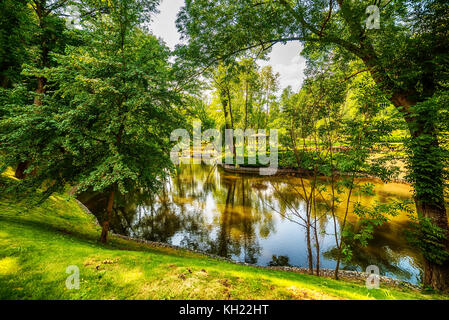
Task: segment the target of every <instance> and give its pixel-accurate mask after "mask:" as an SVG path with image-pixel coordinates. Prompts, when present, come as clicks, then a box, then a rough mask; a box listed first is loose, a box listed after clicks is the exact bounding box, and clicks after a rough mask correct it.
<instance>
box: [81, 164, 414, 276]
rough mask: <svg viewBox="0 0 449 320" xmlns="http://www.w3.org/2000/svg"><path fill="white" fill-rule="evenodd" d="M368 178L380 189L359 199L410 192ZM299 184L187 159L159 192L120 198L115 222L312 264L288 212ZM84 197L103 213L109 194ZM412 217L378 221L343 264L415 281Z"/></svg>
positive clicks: (178, 239)
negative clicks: (408, 229)
mask: <svg viewBox="0 0 449 320" xmlns="http://www.w3.org/2000/svg"><path fill="white" fill-rule="evenodd" d="M366 182H371V183H373V184H375V191H376V196H370V197H368V196H355V197H354V199H353V200H354V201H356V200H357V201H361V202H363V203H364V204H367V203H370V202H371V203H374V202H375V201H380V202H385V201H388V199H408V198H410V196H411V190H410V187H409V186H408V185H406V184H399V183H391V184H383V183H379V182H378V181H375V180H372V181H370V180H368V179H366ZM299 184H300V179H299V178H296V177H289V176H282V177H261V176H254V175H248V174H234V173H227V172H225V171H224V170H223V169H221V168H217V167H213V166H206V165H184V166H182V167H180V168H179V169H178V174H176V175H175V176H174V177H172V178H171V179H170V180H169V181H168V182H167V184H166V185H165V187H164V188H163V190H162V191H161V192H160V193H159V194H157V195H155V196H148V195H145V194H138V193H130V194H128V195H127V196H126V197H121V199H117V207H116V211H115V215H114V216H115V218H114V221H113V222H112V224H111V225H112V228H113V230H114V231H115V232H116V233H120V234H124V235H129V236H133V237H139V238H143V239H146V240H151V241H159V242H165V243H169V244H173V245H179V246H182V247H186V248H191V249H197V250H202V251H205V252H208V253H212V254H216V255H219V256H223V257H227V258H232V259H234V260H238V261H243V262H248V263H252V264H258V265H262V266H266V265H268V264H269V263H270V262H272V263H273V256H277V257H279V256H282V257H286V258H288V263H289V264H290V265H294V266H300V267H307V265H308V264H307V252H306V250H307V249H306V242H305V230H304V228H303V227H301V226H300V225H298V224H296V223H295V222H292V220H295V219H294V217H293V216H291V212H290V211H289V210H296V211H297V212H304V210H305V202H304V200H303V199H301V197H300V196H299V195H298V192H297V191H295V188H298V186H299ZM296 190H297V189H296ZM80 200H81V201H82V202H83V203H84V204H86V206H87V207H88V208H89V209H90V210H91V211H92V212H94V213H95V214H96V215H97V217H98V218H99V220H100V221H101V220H102V215H103V214H104V213H103V212H102V211H99V210H98V208H104V207H106V206H105V202H106V197H105V196H104V195H101V194H88V195H87V194H85V195H82V196H81V197H80ZM286 203H288V205H286ZM293 207H294V208H295V209H293ZM342 210H343V209H342ZM339 214H340V215H341V216H342V215H343V212H340V213H339ZM289 218H291V219H289ZM296 219H297V218H296ZM349 220H350V221H355V220H356V217H354V216H350V218H349ZM319 224H320V228H321V229H322V230H323V232H322V233H321V234H320V248H321V259H320V260H321V267H322V268H334V267H335V264H336V263H335V259H334V255H333V254H332V252H333V251H332V249H333V248H334V247H335V238H334V235H333V222H332V218H331V217H327V216H325V215H324V216H322V217H321V218H320V220H319ZM406 224H407V219H406V215H405V214H403V215H401V216H399V217H396V218H394V219H393V220H392V221H391V222H390V223H388V224H385V225H384V226H382V227H381V228H378V229H377V230H376V231H375V234H374V239H373V240H371V241H370V242H369V245H368V246H367V247H356V248H354V252H353V256H352V260H351V261H350V262H349V263H345V264H343V269H346V270H359V271H364V270H365V269H366V267H367V266H369V265H376V266H378V267H379V268H380V270H381V274H383V275H387V276H391V277H393V278H396V279H400V280H405V281H409V282H412V283H417V282H418V280H419V276H420V270H421V268H420V257H419V255H418V254H416V253H415V251H414V250H412V249H411V248H410V247H409V246H408V245H407V242H406V241H405V239H404V235H403V233H402V230H403V229H404V227H405V226H406ZM286 258H283V259H282V260H283V261H286Z"/></svg>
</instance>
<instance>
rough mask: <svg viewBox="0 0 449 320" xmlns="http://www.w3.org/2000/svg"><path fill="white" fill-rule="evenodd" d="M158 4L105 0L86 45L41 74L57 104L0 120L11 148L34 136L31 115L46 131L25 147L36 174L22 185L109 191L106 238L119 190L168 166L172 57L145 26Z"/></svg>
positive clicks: (174, 97)
mask: <svg viewBox="0 0 449 320" xmlns="http://www.w3.org/2000/svg"><path fill="white" fill-rule="evenodd" d="M157 3H158V1H152V0H147V1H137V0H120V1H108V2H107V14H103V15H93V16H92V17H91V18H89V19H88V20H87V22H88V23H86V25H85V26H84V30H83V38H84V45H82V46H70V47H68V48H67V49H66V52H65V54H61V55H54V57H55V59H56V61H57V67H54V68H49V69H47V70H46V72H45V73H44V74H43V75H44V76H45V78H46V79H47V80H48V86H49V87H51V88H56V90H53V91H51V92H47V95H50V96H52V97H54V98H53V99H51V100H50V101H49V102H48V103H44V104H43V105H42V107H41V109H40V112H39V113H37V114H36V112H34V110H30V109H26V110H21V109H18V110H16V113H14V114H13V115H12V116H11V117H9V118H8V119H5V121H3V122H2V124H1V127H2V128H5V130H3V132H2V135H1V136H0V141H7V142H8V143H7V144H8V145H14V146H15V147H16V148H17V150H21V147H27V146H24V145H25V143H23V142H21V141H22V138H26V139H27V140H29V139H30V137H28V136H27V135H26V131H25V130H23V129H24V128H23V126H24V123H25V124H26V123H29V122H28V121H29V120H28V119H36V117H39V119H36V123H39V126H43V127H44V129H45V131H46V132H43V133H42V137H39V139H40V143H39V145H40V146H39V148H38V147H34V148H31V150H30V153H31V154H33V163H32V168H33V169H34V170H35V171H36V172H35V174H33V175H30V176H28V177H27V178H26V179H25V180H24V181H23V184H24V185H25V184H26V185H28V186H30V185H32V186H34V188H38V187H42V186H44V187H47V188H48V189H47V191H48V192H47V194H49V193H51V192H53V191H55V190H57V189H58V188H59V189H60V188H62V187H64V186H65V185H67V184H71V185H76V186H77V191H78V192H82V191H84V190H93V191H99V192H105V193H107V194H108V204H107V217H105V219H104V223H103V229H102V234H101V241H102V242H106V241H107V236H108V231H109V221H110V219H111V215H112V213H113V206H114V202H115V199H116V197H117V194H118V193H126V192H127V190H135V189H138V190H147V191H149V192H154V191H156V190H158V188H159V187H160V185H161V184H162V182H163V180H164V176H165V175H166V174H168V171H167V169H170V168H171V165H170V164H171V161H170V157H169V155H170V148H171V145H172V143H171V142H170V134H171V132H172V130H174V129H175V128H178V127H180V126H181V124H180V122H179V118H178V114H179V112H178V110H177V106H179V105H180V94H179V93H178V91H176V90H175V88H176V85H177V83H176V81H175V79H174V72H173V68H172V65H171V64H170V62H169V58H170V51H169V50H168V49H167V48H166V47H165V46H164V45H163V44H162V43H160V41H159V40H158V39H156V38H155V37H154V36H152V35H151V34H149V33H148V32H147V31H145V30H144V29H143V27H142V23H143V22H144V21H146V20H147V18H148V15H149V14H151V13H152V12H155V10H156V5H157ZM85 9H86V10H87V9H89V8H85ZM37 121H39V122H37ZM43 131H44V130H43ZM16 132H21V133H22V136H20V134H16ZM0 145H1V143H0ZM10 151H12V150H10ZM15 152H18V151H15ZM44 182H47V183H44ZM48 182H50V183H48Z"/></svg>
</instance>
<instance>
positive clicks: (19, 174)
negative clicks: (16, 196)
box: [14, 161, 30, 180]
mask: <svg viewBox="0 0 449 320" xmlns="http://www.w3.org/2000/svg"><path fill="white" fill-rule="evenodd" d="M29 165H30V163H29V162H28V161H25V162H20V163H19V165H18V166H17V168H16V172H15V173H14V177H16V178H17V179H20V180H22V179H25V177H26V174H25V170H26V169H28V167H29Z"/></svg>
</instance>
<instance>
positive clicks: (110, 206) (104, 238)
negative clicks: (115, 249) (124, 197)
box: [100, 187, 115, 243]
mask: <svg viewBox="0 0 449 320" xmlns="http://www.w3.org/2000/svg"><path fill="white" fill-rule="evenodd" d="M114 196H115V187H114V188H113V189H112V191H111V193H110V194H109V199H108V207H107V217H106V220H105V221H104V222H103V229H102V230H101V237H100V241H101V242H102V243H106V242H107V241H108V233H109V222H110V221H111V217H112V209H113V208H114Z"/></svg>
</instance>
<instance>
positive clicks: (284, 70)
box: [150, 0, 306, 92]
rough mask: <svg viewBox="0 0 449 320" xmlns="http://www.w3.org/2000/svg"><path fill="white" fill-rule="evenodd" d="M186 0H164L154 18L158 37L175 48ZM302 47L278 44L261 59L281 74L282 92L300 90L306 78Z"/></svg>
mask: <svg viewBox="0 0 449 320" xmlns="http://www.w3.org/2000/svg"><path fill="white" fill-rule="evenodd" d="M183 5H184V0H162V3H161V5H160V6H159V11H160V13H159V14H157V15H156V16H155V17H154V18H153V22H152V23H151V25H150V29H151V30H152V32H153V34H154V35H155V36H157V37H160V38H162V39H163V40H164V41H165V43H166V44H167V45H168V46H169V47H170V48H172V49H173V48H174V47H175V45H176V44H177V43H179V34H178V31H177V29H176V25H175V21H176V16H177V14H178V12H179V10H180V8H181V7H182V6H183ZM300 51H301V47H300V45H299V43H298V42H289V43H287V44H286V45H283V44H276V45H275V46H274V47H273V50H272V52H271V53H270V55H269V58H270V59H269V61H259V62H258V63H259V65H260V66H265V65H268V64H269V65H271V66H273V70H274V72H278V73H279V74H280V78H279V82H280V92H281V91H282V89H283V88H286V87H287V86H291V87H292V88H293V90H295V91H298V90H299V89H300V87H301V84H302V81H303V79H304V69H305V63H306V62H305V59H304V58H303V57H301V56H300V54H299V53H300Z"/></svg>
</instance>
